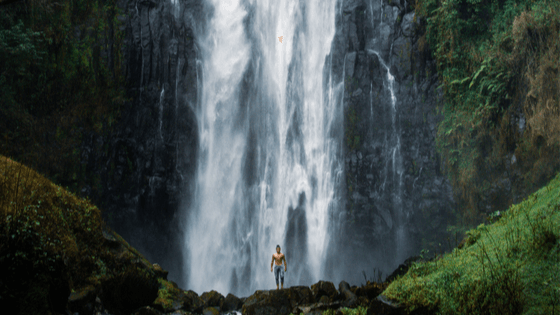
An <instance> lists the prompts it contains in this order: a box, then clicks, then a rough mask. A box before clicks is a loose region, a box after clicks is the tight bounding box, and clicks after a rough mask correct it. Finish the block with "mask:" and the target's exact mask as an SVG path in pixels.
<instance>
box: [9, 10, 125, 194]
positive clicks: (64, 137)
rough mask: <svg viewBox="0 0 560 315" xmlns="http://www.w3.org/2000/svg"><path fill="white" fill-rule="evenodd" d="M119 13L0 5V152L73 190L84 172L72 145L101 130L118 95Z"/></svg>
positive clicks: (112, 116)
mask: <svg viewBox="0 0 560 315" xmlns="http://www.w3.org/2000/svg"><path fill="white" fill-rule="evenodd" d="M118 14H119V10H118V8H117V6H116V3H115V2H111V1H109V2H97V1H93V2H92V1H85V0H78V1H66V2H55V1H53V0H41V1H26V2H22V1H17V2H14V3H11V4H8V5H3V6H2V14H1V15H0V69H2V70H1V71H0V93H1V94H2V98H1V99H0V105H1V106H0V120H1V121H2V124H1V125H0V133H1V134H2V135H3V139H2V140H3V141H0V153H1V154H4V155H7V156H11V157H14V158H16V159H18V160H20V161H25V162H26V164H28V165H33V166H34V167H36V168H38V169H40V170H41V172H43V173H44V174H45V175H47V176H48V177H49V178H51V179H55V180H57V182H58V183H61V184H63V185H69V186H71V187H72V188H73V189H75V190H77V187H78V186H80V185H78V182H83V181H84V179H85V178H86V176H85V174H84V173H85V171H86V170H85V166H84V165H82V164H81V163H79V161H80V160H81V158H82V157H81V152H80V150H75V149H76V148H78V147H79V146H80V145H81V143H82V140H83V137H84V136H89V135H91V134H98V135H99V134H104V133H106V132H107V131H108V129H109V128H108V126H110V125H111V124H113V123H114V121H115V120H116V119H117V118H118V116H119V112H120V106H121V105H122V103H123V102H124V100H125V98H124V76H123V73H122V67H121V65H122V64H123V62H122V53H121V48H122V39H123V34H122V32H121V31H119V27H118V26H119V24H120V22H118V21H117V20H116V17H117V15H118ZM104 50H105V51H106V52H107V54H104ZM109 53H112V54H111V55H108V54H109ZM89 175H90V176H89V177H93V176H95V174H89Z"/></svg>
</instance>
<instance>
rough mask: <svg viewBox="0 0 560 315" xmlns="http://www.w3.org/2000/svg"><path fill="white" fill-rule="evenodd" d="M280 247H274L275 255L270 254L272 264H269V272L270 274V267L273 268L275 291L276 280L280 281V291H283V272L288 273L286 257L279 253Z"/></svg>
mask: <svg viewBox="0 0 560 315" xmlns="http://www.w3.org/2000/svg"><path fill="white" fill-rule="evenodd" d="M280 250H281V248H280V245H276V253H274V254H272V262H270V272H272V266H273V265H274V263H275V262H276V266H274V276H275V278H276V290H278V278H280V279H281V283H282V289H284V271H288V269H287V268H288V262H287V261H286V256H285V255H284V254H282V253H281V252H280ZM282 261H284V270H282Z"/></svg>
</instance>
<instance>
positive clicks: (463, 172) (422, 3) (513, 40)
mask: <svg viewBox="0 0 560 315" xmlns="http://www.w3.org/2000/svg"><path fill="white" fill-rule="evenodd" d="M415 7H416V13H417V14H418V15H419V16H423V17H424V19H423V21H425V22H422V23H421V24H420V27H421V28H424V29H421V32H422V31H425V34H424V35H423V36H422V38H425V39H426V42H427V43H428V44H429V46H430V48H431V51H432V53H433V57H434V58H435V59H436V64H437V71H438V74H439V78H440V82H441V86H440V87H441V88H442V90H443V96H444V97H443V100H444V102H443V107H442V113H443V120H442V121H441V123H440V125H439V128H438V134H437V147H438V150H439V151H440V152H441V153H442V156H443V158H444V164H445V170H446V171H447V173H448V175H449V177H450V179H451V182H452V184H453V186H454V187H455V190H456V192H457V194H456V198H457V199H458V200H459V201H460V204H461V205H462V211H463V212H464V214H465V216H464V217H465V218H466V219H467V222H470V223H471V224H472V223H474V222H477V221H480V219H481V217H483V216H484V213H483V211H484V210H483V209H482V208H481V207H480V206H481V205H482V204H487V203H488V200H487V199H488V197H487V196H486V193H487V191H488V190H487V188H488V185H487V184H485V183H493V182H495V181H497V179H498V178H499V177H500V176H502V174H503V173H504V172H505V171H506V167H507V163H506V162H504V160H506V159H505V157H507V156H508V155H511V154H513V153H515V156H516V157H517V158H518V160H523V161H524V162H523V163H518V164H517V165H516V167H519V169H520V171H521V174H522V177H523V181H522V182H521V183H520V184H516V185H517V186H520V187H519V189H520V190H519V189H517V190H516V191H515V192H512V194H514V193H517V194H528V193H530V192H532V191H534V190H535V189H536V188H537V187H539V186H540V185H542V184H544V183H545V182H546V180H548V179H550V177H551V176H552V175H553V174H554V173H555V171H556V170H558V169H559V168H560V162H559V161H558V159H557V156H558V154H559V152H560V141H559V140H560V129H558V128H560V127H558V126H559V125H560V95H559V93H560V92H559V90H560V89H559V87H560V85H559V84H560V75H559V72H558V70H559V65H560V64H559V63H560V61H559V60H560V58H559V56H560V44H559V41H558V38H559V36H560V3H558V1H549V0H536V1H533V0H523V1H512V0H506V1H498V0H491V1H481V0H449V1H443V2H442V1H437V0H417V1H416V5H415ZM423 43H424V42H423V41H422V47H419V48H420V49H421V50H422V49H423V46H424V44H423ZM419 46H420V42H419ZM520 109H521V111H522V112H523V115H524V116H525V117H526V118H527V126H526V129H527V130H528V131H529V132H523V130H521V131H520V130H519V128H517V126H518V124H517V123H516V122H515V120H514V119H516V118H515V117H519V110H520ZM537 152H538V153H537ZM516 188H517V187H516ZM511 202H512V199H511V197H509V198H504V200H503V201H501V203H499V204H492V206H493V207H498V208H494V209H493V210H498V209H500V208H502V209H503V207H507V206H508V205H509V204H511Z"/></svg>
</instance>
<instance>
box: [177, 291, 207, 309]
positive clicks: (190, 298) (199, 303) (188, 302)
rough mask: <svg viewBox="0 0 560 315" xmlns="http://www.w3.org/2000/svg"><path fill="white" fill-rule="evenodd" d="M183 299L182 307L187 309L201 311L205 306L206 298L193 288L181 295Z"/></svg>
mask: <svg viewBox="0 0 560 315" xmlns="http://www.w3.org/2000/svg"><path fill="white" fill-rule="evenodd" d="M181 301H182V308H183V309H185V310H187V311H191V312H196V313H200V312H202V309H203V307H204V300H202V299H201V298H200V297H199V296H198V294H196V292H194V291H192V290H188V291H186V292H184V295H182V296H181Z"/></svg>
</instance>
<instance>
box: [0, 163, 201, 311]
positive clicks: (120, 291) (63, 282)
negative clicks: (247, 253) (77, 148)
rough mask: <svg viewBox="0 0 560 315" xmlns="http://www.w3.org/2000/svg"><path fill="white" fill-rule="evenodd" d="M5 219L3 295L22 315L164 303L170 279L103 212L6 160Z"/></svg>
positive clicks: (1, 196) (1, 199)
mask: <svg viewBox="0 0 560 315" xmlns="http://www.w3.org/2000/svg"><path fill="white" fill-rule="evenodd" d="M0 213H1V216H0V232H1V233H0V244H2V245H1V246H0V269H1V270H3V274H4V275H6V276H4V277H3V279H2V282H1V283H0V295H1V296H2V297H6V298H4V299H3V301H2V304H3V305H2V306H6V307H9V309H13V310H16V311H15V313H20V314H39V313H48V312H59V313H64V312H65V309H66V308H67V307H70V309H71V310H72V311H74V310H75V311H77V312H79V310H82V311H84V312H85V313H87V312H89V311H90V310H91V309H92V308H93V304H94V303H93V301H95V299H96V297H100V298H101V299H102V300H103V305H104V306H106V307H108V308H109V309H111V310H112V311H113V313H114V314H120V313H122V314H124V313H130V312H131V311H133V310H135V309H137V308H139V307H141V306H145V305H150V304H152V302H153V301H154V300H155V299H156V298H157V297H158V290H159V289H160V287H161V284H160V283H158V277H164V276H165V273H166V272H165V271H164V270H161V268H157V267H154V266H153V265H152V264H151V263H150V262H149V261H148V260H147V259H146V258H144V257H143V256H142V255H141V254H140V253H139V252H138V251H137V250H136V249H134V248H132V247H131V246H130V245H129V244H128V243H127V242H126V241H125V240H124V239H122V237H120V236H119V235H118V234H117V233H115V232H114V231H112V230H111V229H110V228H109V227H108V226H106V225H105V223H104V222H103V220H102V218H101V212H100V210H99V209H98V208H97V207H96V206H94V205H92V204H91V203H90V202H89V201H88V200H84V199H80V198H78V197H76V196H75V195H73V194H72V193H70V192H68V191H66V190H65V189H63V188H62V187H60V186H57V185H55V184H53V183H52V182H50V181H49V180H47V179H46V178H45V177H43V176H42V175H40V174H38V173H37V172H35V171H34V170H32V169H30V168H28V167H26V166H24V165H22V164H19V163H17V162H15V161H13V160H11V159H8V158H5V157H3V156H0ZM190 300H191V299H189V305H192V304H193V303H192V301H190ZM199 303H200V302H199ZM195 304H196V303H195Z"/></svg>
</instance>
